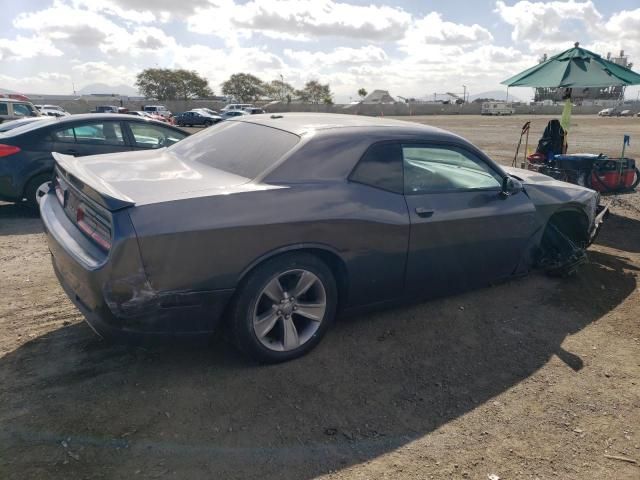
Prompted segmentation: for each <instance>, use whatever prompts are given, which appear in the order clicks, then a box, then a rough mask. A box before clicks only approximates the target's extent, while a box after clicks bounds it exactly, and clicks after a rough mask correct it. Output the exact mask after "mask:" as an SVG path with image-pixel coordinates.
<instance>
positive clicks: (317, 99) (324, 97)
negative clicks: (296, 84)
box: [296, 80, 333, 105]
mask: <svg viewBox="0 0 640 480" xmlns="http://www.w3.org/2000/svg"><path fill="white" fill-rule="evenodd" d="M296 94H297V95H298V97H299V98H300V100H302V101H303V102H304V103H315V104H318V103H326V104H328V105H330V104H332V103H333V100H332V97H333V94H332V93H331V90H330V88H329V84H326V85H323V84H321V83H320V82H319V81H317V80H311V81H309V82H307V83H306V85H305V86H304V88H303V89H302V90H298V91H297V92H296Z"/></svg>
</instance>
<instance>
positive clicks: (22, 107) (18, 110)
mask: <svg viewBox="0 0 640 480" xmlns="http://www.w3.org/2000/svg"><path fill="white" fill-rule="evenodd" d="M13 114H14V115H16V116H18V117H32V116H34V115H35V113H34V112H33V109H32V108H31V106H30V105H27V104H26V103H14V104H13Z"/></svg>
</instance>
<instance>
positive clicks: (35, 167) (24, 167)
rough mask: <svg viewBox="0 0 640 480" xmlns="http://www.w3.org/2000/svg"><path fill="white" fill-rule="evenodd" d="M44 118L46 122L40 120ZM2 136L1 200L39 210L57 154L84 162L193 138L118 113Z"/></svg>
mask: <svg viewBox="0 0 640 480" xmlns="http://www.w3.org/2000/svg"><path fill="white" fill-rule="evenodd" d="M40 118H43V117H40ZM44 118H49V119H50V120H49V121H40V122H32V123H29V124H27V125H24V126H20V127H17V128H14V129H13V130H10V131H7V132H4V133H0V200H4V201H9V202H22V201H23V200H26V203H27V205H28V206H30V207H35V206H36V205H37V202H36V195H37V191H38V188H39V187H40V186H41V185H42V184H44V183H46V182H48V181H49V180H50V179H51V175H52V173H53V164H54V161H53V157H52V152H61V153H65V154H69V155H75V156H78V157H82V156H86V155H96V154H101V153H113V152H126V151H132V150H140V149H158V148H162V147H167V146H169V145H173V144H174V143H176V142H177V141H179V140H182V139H183V138H185V137H186V136H187V135H188V133H186V132H184V131H183V130H180V129H179V128H175V127H171V126H169V125H166V124H162V123H159V122H155V121H151V120H147V119H143V118H138V117H133V116H129V115H117V114H94V113H89V114H83V115H72V116H69V117H60V118H54V117H44Z"/></svg>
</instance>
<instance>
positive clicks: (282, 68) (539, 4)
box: [0, 0, 640, 102]
mask: <svg viewBox="0 0 640 480" xmlns="http://www.w3.org/2000/svg"><path fill="white" fill-rule="evenodd" d="M0 11H2V17H3V28H2V29H1V31H0V88H5V89H10V90H15V91H19V92H23V93H58V94H71V93H73V90H74V88H75V89H76V90H79V89H81V88H82V87H84V86H86V85H90V84H94V83H103V84H107V85H109V86H114V87H115V86H118V85H129V86H133V85H134V82H135V77H136V74H137V73H138V72H140V71H141V70H142V69H144V68H148V67H164V68H187V69H190V70H195V71H196V72H198V73H199V74H200V75H202V76H203V77H205V78H207V79H208V81H209V84H210V86H211V87H212V89H213V90H214V92H215V93H216V94H219V93H221V86H220V85H221V83H222V82H223V81H224V80H226V79H227V78H228V77H229V76H230V75H231V74H233V73H238V72H247V73H252V74H254V75H257V76H258V77H260V78H262V79H263V80H267V81H268V80H274V79H280V78H284V80H285V81H286V82H289V83H291V84H292V85H293V86H294V87H296V88H300V87H302V86H303V85H304V83H305V82H307V81H309V80H319V81H321V82H323V83H329V84H330V85H331V89H332V91H333V93H334V95H335V97H334V99H335V101H337V102H346V101H349V100H350V99H352V98H353V99H355V98H357V91H358V89H359V88H361V87H364V88H365V89H367V90H368V91H369V92H371V91H372V90H374V89H384V90H389V91H390V93H391V94H392V95H395V96H398V95H400V96H403V97H416V98H433V94H434V93H444V92H453V93H459V94H461V93H462V92H463V90H464V87H463V85H465V86H466V88H467V91H468V92H470V93H471V94H472V95H473V94H474V93H475V94H477V93H480V92H484V91H492V90H503V91H504V90H506V88H505V87H503V86H501V85H500V81H502V80H504V79H505V78H508V77H510V76H512V75H513V74H515V73H518V72H519V71H521V70H524V69H525V68H527V67H530V66H532V65H534V64H535V63H537V61H538V59H539V58H540V56H541V55H542V54H543V53H548V54H555V53H559V52H561V51H563V50H566V49H568V48H571V47H572V46H573V44H574V42H576V41H579V42H580V45H581V46H583V47H585V48H588V49H590V50H593V51H595V52H597V53H600V54H601V55H606V53H607V52H612V53H615V54H617V53H618V52H619V50H621V49H624V50H625V53H626V54H628V55H629V56H630V57H631V60H632V61H634V60H635V63H637V64H638V66H639V67H640V2H639V1H638V0H595V1H591V0H590V1H579V0H570V1H550V2H543V1H513V0H504V1H501V0H499V1H495V0H491V1H489V0H434V1H427V0H423V1H410V0H382V1H375V0H342V1H336V0H298V1H293V0H248V1H247V0H0ZM636 70H638V69H636ZM281 76H282V77H281ZM512 93H513V94H515V95H517V96H519V97H520V98H523V99H527V98H529V97H531V96H532V91H531V89H512ZM637 93H638V89H637V88H635V87H634V88H630V89H628V90H627V98H633V99H635V98H636V95H637Z"/></svg>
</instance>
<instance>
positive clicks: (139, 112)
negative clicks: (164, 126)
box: [127, 110, 164, 119]
mask: <svg viewBox="0 0 640 480" xmlns="http://www.w3.org/2000/svg"><path fill="white" fill-rule="evenodd" d="M127 115H135V116H136V117H144V118H150V119H153V116H152V115H151V114H150V113H147V112H143V111H142V110H129V111H128V112H127ZM163 118H164V117H163Z"/></svg>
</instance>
